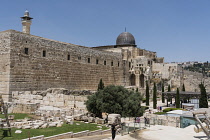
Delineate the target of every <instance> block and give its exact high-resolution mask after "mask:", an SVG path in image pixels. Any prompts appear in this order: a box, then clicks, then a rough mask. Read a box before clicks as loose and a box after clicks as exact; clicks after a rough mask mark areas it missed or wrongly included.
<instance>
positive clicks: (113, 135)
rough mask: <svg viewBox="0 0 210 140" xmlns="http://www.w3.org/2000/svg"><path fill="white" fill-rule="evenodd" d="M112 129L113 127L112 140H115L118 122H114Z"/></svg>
mask: <svg viewBox="0 0 210 140" xmlns="http://www.w3.org/2000/svg"><path fill="white" fill-rule="evenodd" d="M111 129H112V140H114V139H115V135H116V124H115V123H113V124H112V126H111Z"/></svg>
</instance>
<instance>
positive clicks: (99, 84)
mask: <svg viewBox="0 0 210 140" xmlns="http://www.w3.org/2000/svg"><path fill="white" fill-rule="evenodd" d="M103 89H104V83H103V81H102V79H100V82H99V83H98V91H99V90H103Z"/></svg>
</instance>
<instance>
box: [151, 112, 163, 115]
mask: <svg viewBox="0 0 210 140" xmlns="http://www.w3.org/2000/svg"><path fill="white" fill-rule="evenodd" d="M154 114H157V115H163V114H166V112H155V113H154Z"/></svg>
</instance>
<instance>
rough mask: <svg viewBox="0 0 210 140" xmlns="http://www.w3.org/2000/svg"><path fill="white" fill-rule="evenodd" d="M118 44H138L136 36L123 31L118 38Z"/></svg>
mask: <svg viewBox="0 0 210 140" xmlns="http://www.w3.org/2000/svg"><path fill="white" fill-rule="evenodd" d="M116 45H136V44H135V38H134V36H133V35H132V34H131V33H129V32H122V33H121V34H120V35H119V36H118V37H117V40H116Z"/></svg>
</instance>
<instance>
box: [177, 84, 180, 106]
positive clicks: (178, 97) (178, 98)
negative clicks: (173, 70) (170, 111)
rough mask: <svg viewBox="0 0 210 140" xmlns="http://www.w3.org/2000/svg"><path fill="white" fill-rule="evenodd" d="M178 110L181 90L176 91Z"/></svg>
mask: <svg viewBox="0 0 210 140" xmlns="http://www.w3.org/2000/svg"><path fill="white" fill-rule="evenodd" d="M176 108H180V96H179V89H178V88H177V90H176Z"/></svg>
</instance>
